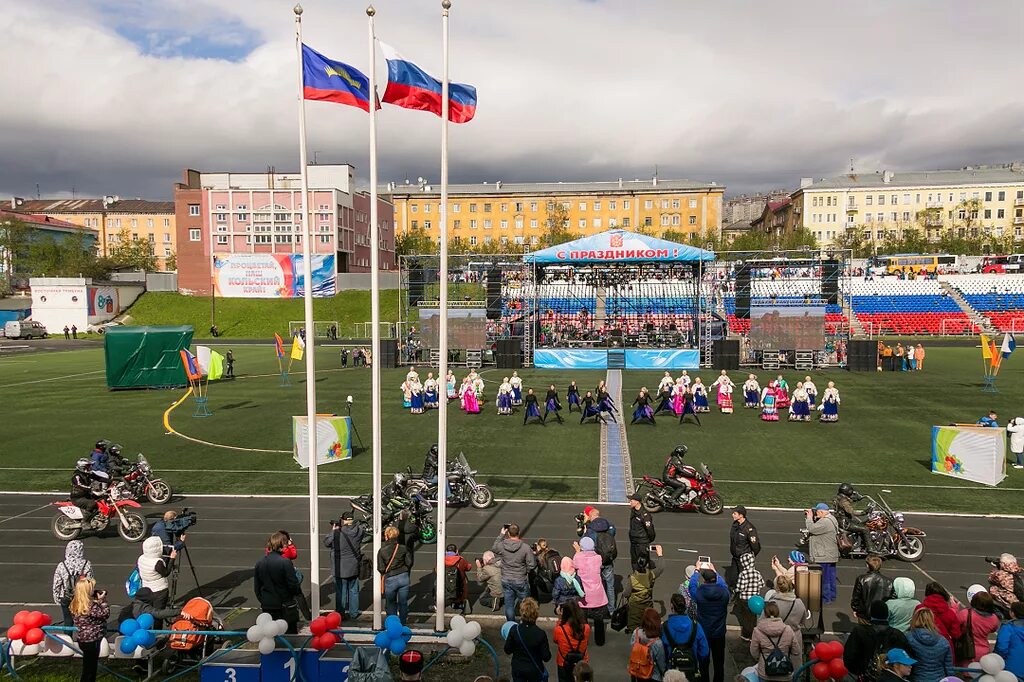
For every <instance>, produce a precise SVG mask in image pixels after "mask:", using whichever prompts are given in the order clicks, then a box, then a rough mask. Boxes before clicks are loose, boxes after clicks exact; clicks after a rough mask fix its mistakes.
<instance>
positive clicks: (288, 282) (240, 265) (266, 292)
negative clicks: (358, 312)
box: [213, 253, 337, 298]
mask: <svg viewBox="0 0 1024 682" xmlns="http://www.w3.org/2000/svg"><path fill="white" fill-rule="evenodd" d="M312 259H313V260H312V266H313V268H312V269H313V296H317V297H327V296H334V295H335V293H337V272H336V270H335V257H334V255H333V254H331V255H319V254H318V255H314V256H312ZM213 267H214V292H215V294H216V295H217V296H221V297H224V298H298V297H300V296H303V295H305V281H304V279H303V276H302V254H292V253H232V254H227V255H223V256H215V257H214V259H213Z"/></svg>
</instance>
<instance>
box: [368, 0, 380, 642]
mask: <svg viewBox="0 0 1024 682" xmlns="http://www.w3.org/2000/svg"><path fill="white" fill-rule="evenodd" d="M376 13H377V10H375V9H374V8H373V5H370V6H369V7H367V8H366V16H367V25H368V27H369V36H370V70H369V72H368V74H367V76H368V77H369V79H370V325H371V326H372V327H373V329H371V330H370V348H371V351H370V353H371V356H370V357H371V362H370V387H371V390H370V395H371V401H372V406H371V418H370V430H371V434H372V435H371V436H370V441H371V445H370V447H371V448H372V459H373V463H372V466H373V557H372V563H373V567H374V568H373V575H374V581H373V589H371V590H370V591H371V592H372V593H373V629H374V630H380V629H381V625H382V623H381V612H380V590H379V589H377V587H376V586H377V585H379V584H380V573H379V572H378V571H377V555H378V554H379V553H380V546H381V504H380V490H381V488H382V487H383V485H382V481H381V454H380V453H381V442H380V398H381V396H380V361H381V356H380V234H379V228H378V224H377V75H376V70H377V50H376V46H375V45H374V33H373V15H375V14H376Z"/></svg>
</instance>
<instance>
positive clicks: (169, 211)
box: [10, 196, 177, 270]
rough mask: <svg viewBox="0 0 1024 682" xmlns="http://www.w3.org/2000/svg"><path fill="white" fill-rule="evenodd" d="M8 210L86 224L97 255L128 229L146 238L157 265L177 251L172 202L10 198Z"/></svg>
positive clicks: (104, 252) (162, 266) (163, 265)
mask: <svg viewBox="0 0 1024 682" xmlns="http://www.w3.org/2000/svg"><path fill="white" fill-rule="evenodd" d="M10 205H11V210H14V211H21V212H24V213H34V214H38V215H47V216H50V217H52V218H58V219H60V220H66V221H68V222H69V223H73V224H75V225H81V226H82V227H87V228H89V229H91V230H93V231H94V232H95V233H96V244H97V246H98V248H99V253H100V255H103V256H106V255H107V253H108V251H109V249H110V248H111V247H112V246H113V245H114V244H117V242H118V240H119V239H120V238H121V237H120V236H121V233H122V232H123V231H125V230H127V232H128V234H129V238H130V239H140V240H143V241H147V240H148V241H149V243H150V244H152V245H153V253H154V254H155V255H156V257H157V267H158V268H160V269H161V270H163V269H165V268H166V261H167V258H169V257H170V256H171V255H172V254H175V253H177V233H176V231H175V221H174V202H173V201H147V200H145V199H121V198H120V197H117V196H106V197H103V198H102V199H21V198H18V197H14V198H12V199H11V203H10Z"/></svg>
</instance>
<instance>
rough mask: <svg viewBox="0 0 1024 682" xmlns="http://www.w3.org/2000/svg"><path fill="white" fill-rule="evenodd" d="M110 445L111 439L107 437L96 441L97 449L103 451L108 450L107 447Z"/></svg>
mask: <svg viewBox="0 0 1024 682" xmlns="http://www.w3.org/2000/svg"><path fill="white" fill-rule="evenodd" d="M109 447H110V441H109V440H107V439H106V438H101V439H100V440H98V441H96V449H97V450H102V451H103V452H106V451H107V448H109Z"/></svg>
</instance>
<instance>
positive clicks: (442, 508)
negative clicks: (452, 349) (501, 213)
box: [434, 0, 452, 632]
mask: <svg viewBox="0 0 1024 682" xmlns="http://www.w3.org/2000/svg"><path fill="white" fill-rule="evenodd" d="M451 6H452V3H451V0H441V65H442V66H441V224H440V235H441V244H440V254H439V260H440V263H439V266H440V267H439V268H438V270H439V274H438V278H439V279H440V280H441V295H440V296H439V298H440V301H439V304H440V305H439V307H440V308H441V310H440V313H441V316H440V317H441V319H440V324H439V332H438V341H439V343H438V346H440V352H441V358H440V360H441V366H440V367H439V368H438V370H437V372H438V374H439V375H440V376H442V377H444V381H445V382H447V381H448V10H449V9H450V8H451ZM446 395H447V394H446ZM440 405H441V409H439V410H438V411H437V566H436V571H435V573H434V575H436V576H443V575H444V548H445V545H446V544H447V539H446V536H447V527H448V523H447V507H448V500H447V497H448V486H447V475H448V398H447V397H445V399H444V400H443V401H442V402H441V403H440ZM435 582H436V584H437V594H436V597H437V601H436V607H437V608H436V611H435V613H436V618H437V622H436V624H435V627H434V629H435V630H437V631H438V632H441V631H443V630H444V629H445V626H444V605H445V598H444V597H445V595H444V581H443V580H441V579H440V577H438V579H437V580H436V581H435Z"/></svg>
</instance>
